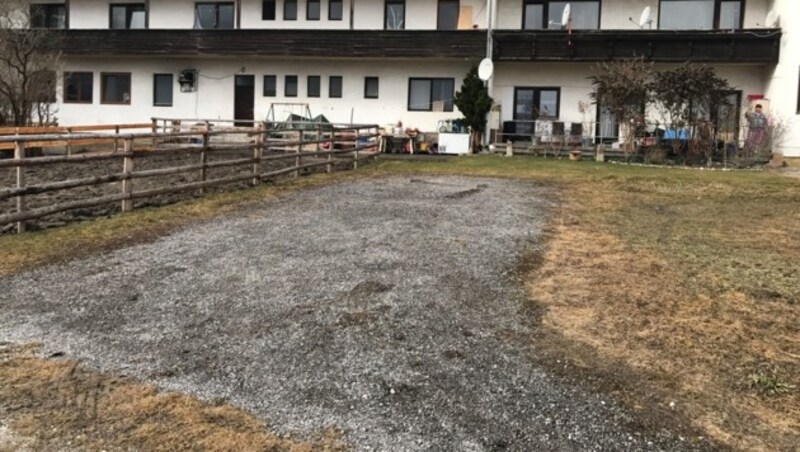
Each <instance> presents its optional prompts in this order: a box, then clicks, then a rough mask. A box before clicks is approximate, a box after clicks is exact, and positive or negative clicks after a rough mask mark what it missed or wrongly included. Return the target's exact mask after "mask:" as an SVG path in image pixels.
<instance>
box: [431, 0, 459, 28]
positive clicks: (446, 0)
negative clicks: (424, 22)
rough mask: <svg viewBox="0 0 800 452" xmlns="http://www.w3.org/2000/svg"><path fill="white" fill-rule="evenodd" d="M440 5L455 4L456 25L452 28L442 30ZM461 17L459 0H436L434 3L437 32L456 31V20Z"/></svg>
mask: <svg viewBox="0 0 800 452" xmlns="http://www.w3.org/2000/svg"><path fill="white" fill-rule="evenodd" d="M442 3H455V4H456V24H455V27H453V28H442V22H441V19H442V16H441V12H442ZM460 15H461V0H438V1H437V2H436V29H437V30H458V19H459V16H460Z"/></svg>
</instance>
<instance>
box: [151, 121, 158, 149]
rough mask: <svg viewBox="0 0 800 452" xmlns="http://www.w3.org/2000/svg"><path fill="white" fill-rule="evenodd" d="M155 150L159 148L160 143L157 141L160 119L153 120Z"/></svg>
mask: <svg viewBox="0 0 800 452" xmlns="http://www.w3.org/2000/svg"><path fill="white" fill-rule="evenodd" d="M152 129H153V149H155V148H156V147H157V146H158V141H157V139H156V134H158V119H156V118H153V127H152Z"/></svg>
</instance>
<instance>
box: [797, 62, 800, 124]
mask: <svg viewBox="0 0 800 452" xmlns="http://www.w3.org/2000/svg"><path fill="white" fill-rule="evenodd" d="M797 114H798V115H800V68H798V71H797Z"/></svg>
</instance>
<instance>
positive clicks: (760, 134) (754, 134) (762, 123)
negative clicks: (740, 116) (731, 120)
mask: <svg viewBox="0 0 800 452" xmlns="http://www.w3.org/2000/svg"><path fill="white" fill-rule="evenodd" d="M744 116H745V118H747V126H748V131H747V141H745V143H744V150H745V151H746V152H747V155H748V156H752V155H754V154H756V153H758V152H761V151H762V150H763V149H764V145H765V144H766V143H767V127H768V126H769V120H768V119H767V115H765V114H764V113H763V107H762V106H761V104H757V105H756V108H755V111H754V112H747V113H745V114H744Z"/></svg>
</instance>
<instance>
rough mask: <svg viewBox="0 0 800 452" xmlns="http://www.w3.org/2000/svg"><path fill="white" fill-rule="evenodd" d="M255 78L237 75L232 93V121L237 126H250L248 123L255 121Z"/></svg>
mask: <svg viewBox="0 0 800 452" xmlns="http://www.w3.org/2000/svg"><path fill="white" fill-rule="evenodd" d="M255 107H256V77H255V76H254V75H237V76H236V81H235V89H234V93H233V119H236V120H237V121H239V120H241V121H244V122H237V123H236V125H237V126H241V127H247V126H252V125H253V123H252V122H249V121H252V120H253V119H255Z"/></svg>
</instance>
